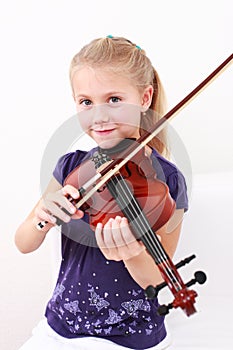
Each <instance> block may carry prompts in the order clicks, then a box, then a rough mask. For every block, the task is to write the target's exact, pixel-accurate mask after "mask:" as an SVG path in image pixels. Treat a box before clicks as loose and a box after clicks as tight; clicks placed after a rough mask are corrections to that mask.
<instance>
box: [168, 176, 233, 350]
mask: <svg viewBox="0 0 233 350" xmlns="http://www.w3.org/2000/svg"><path fill="white" fill-rule="evenodd" d="M232 182H233V173H225V174H224V173H222V174H214V175H212V176H211V175H204V176H203V175H202V176H196V177H194V187H193V191H192V199H191V203H190V210H189V212H188V213H187V214H186V217H185V219H184V227H183V233H182V237H181V240H180V244H179V247H178V250H177V253H176V257H180V258H184V257H186V256H188V255H191V254H192V253H195V254H196V256H197V257H196V259H195V260H193V262H191V263H190V264H189V265H186V267H183V268H181V269H180V270H179V271H180V274H181V275H182V276H183V277H184V280H185V281H188V280H190V279H191V278H192V277H193V273H194V272H195V271H196V270H203V271H205V272H206V274H207V282H206V284H204V285H202V286H200V285H194V286H193V287H191V288H193V289H195V290H196V291H198V294H199V296H198V298H197V299H196V308H197V311H198V312H197V313H196V314H194V315H192V316H190V317H189V318H187V317H186V316H185V315H184V313H183V312H182V311H180V310H179V311H178V310H177V311H173V312H171V313H170V314H169V315H168V316H167V323H168V326H169V329H170V332H171V334H172V337H173V345H172V347H171V348H170V349H171V350H208V349H218V350H232V349H233V321H232V314H233V279H232V256H233V253H232V247H233V229H232V218H233V205H232V201H233V184H232ZM177 260H179V259H177ZM174 261H175V260H174ZM166 298H167V295H166ZM169 298H170V296H169Z"/></svg>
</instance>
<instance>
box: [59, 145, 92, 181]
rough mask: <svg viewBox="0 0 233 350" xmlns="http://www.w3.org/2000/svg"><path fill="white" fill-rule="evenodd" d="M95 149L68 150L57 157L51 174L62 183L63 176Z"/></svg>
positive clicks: (89, 155)
mask: <svg viewBox="0 0 233 350" xmlns="http://www.w3.org/2000/svg"><path fill="white" fill-rule="evenodd" d="M94 150H95V149H92V150H91V151H82V150H76V151H74V152H69V153H67V154H65V155H63V156H61V157H60V158H59V159H58V162H57V164H56V167H55V169H54V171H53V176H54V177H55V179H56V180H57V181H58V182H59V183H60V184H62V185H63V182H64V180H65V178H66V177H67V176H68V175H69V174H70V172H71V171H72V170H73V169H74V168H76V167H77V166H78V165H80V164H81V162H82V161H83V160H85V159H88V158H89V157H91V155H92V154H93V152H94Z"/></svg>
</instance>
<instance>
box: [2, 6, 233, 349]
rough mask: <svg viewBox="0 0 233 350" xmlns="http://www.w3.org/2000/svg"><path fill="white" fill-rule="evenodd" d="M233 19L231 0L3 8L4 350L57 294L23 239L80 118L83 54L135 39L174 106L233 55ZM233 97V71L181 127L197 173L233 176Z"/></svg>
mask: <svg viewBox="0 0 233 350" xmlns="http://www.w3.org/2000/svg"><path fill="white" fill-rule="evenodd" d="M232 13H233V3H232V1H230V0H228V1H227V0H215V1H213V0H206V1H203V0H195V1H185V0H183V1H182V0H177V1H173V0H170V1H169V0H164V1H157V0H144V1H142V2H139V1H135V0H128V1H126V0H118V1H115V2H112V1H107V0H98V1H94V0H93V1H91V0H86V1H78V0H76V1H75V0H67V1H65V0H56V1H54V0H48V1H45V0H42V1H33V0H32V1H30V0H21V1H17V0H8V1H1V2H0V39H1V40H0V45H1V53H0V61H1V64H0V92H1V94H0V98H1V103H0V115H1V138H0V146H1V147H0V150H1V174H0V176H1V178H0V180H1V218H2V220H1V224H2V230H1V232H2V234H1V235H0V263H1V265H0V272H1V300H0V312H1V320H0V329H1V332H2V335H1V337H0V339H1V340H2V342H3V344H4V346H1V348H2V349H4V350H15V349H17V346H18V345H19V344H20V343H21V342H22V341H23V340H24V339H25V338H26V337H27V335H28V334H29V331H30V328H31V326H32V325H33V324H35V322H36V321H37V319H39V317H40V315H42V314H43V310H44V306H43V305H44V303H46V300H47V297H48V296H49V295H50V293H51V285H50V277H51V276H50V257H49V256H50V253H49V249H50V246H49V245H46V243H45V247H41V249H40V250H39V251H38V252H35V253H33V254H30V255H28V256H22V255H20V254H19V253H18V252H17V251H16V249H15V247H14V243H13V235H14V231H15V229H16V227H17V226H18V224H19V223H20V222H21V221H22V220H23V218H24V217H25V216H26V215H27V213H28V212H29V211H30V210H31V208H32V206H33V205H34V203H35V202H36V201H37V199H38V198H39V196H40V166H41V159H42V157H43V152H44V150H45V147H46V145H47V143H48V141H49V140H50V138H51V136H52V135H53V133H54V132H55V131H56V130H57V129H58V128H59V127H60V126H61V124H62V123H63V122H65V120H67V119H68V118H70V117H71V116H72V115H74V113H75V106H74V104H73V100H72V97H71V90H70V86H69V79H68V68H69V64H70V60H71V58H72V57H73V55H74V54H75V53H76V52H77V51H78V50H79V49H80V48H81V47H82V46H83V45H84V44H86V43H87V42H89V41H90V40H92V39H94V38H96V37H103V36H106V35H108V34H111V35H113V36H114V35H115V36H125V37H127V38H129V39H130V40H132V41H133V42H135V43H136V44H137V45H139V46H141V47H142V48H143V49H145V50H146V52H147V54H148V56H149V57H150V58H151V60H152V62H153V64H154V66H155V68H156V69H157V70H158V72H159V74H160V76H161V79H162V81H163V84H164V87H165V90H166V92H167V97H168V104H169V107H170V108H171V107H173V106H174V105H175V104H176V103H178V102H179V101H180V100H181V99H182V98H183V97H184V96H185V95H186V94H187V93H189V92H190V91H191V90H192V89H193V88H194V87H195V86H196V85H197V84H199V83H200V82H201V81H202V80H203V79H204V78H205V77H206V76H207V75H208V74H210V73H211V72H212V71H213V70H214V69H215V68H216V67H217V66H218V65H219V64H220V63H222V61H224V60H225V59H226V58H227V57H228V56H229V55H230V54H231V53H232V29H233V28H232V27H233V25H232V23H233V18H232ZM232 100H233V88H232V67H230V68H228V69H227V70H226V71H225V72H224V73H223V74H222V75H221V76H220V77H218V78H217V79H216V80H215V81H214V82H213V84H212V85H210V86H209V87H207V88H206V90H205V91H204V92H202V93H201V95H199V96H198V97H197V99H196V100H194V101H193V102H191V103H190V105H189V106H188V107H187V108H185V109H184V110H183V111H182V112H181V113H180V114H179V115H178V116H177V117H176V118H175V119H174V120H173V121H172V122H171V125H172V127H173V128H174V130H175V132H176V134H177V135H178V137H179V139H180V140H181V141H182V143H183V145H184V147H185V149H186V151H187V153H188V156H189V161H190V162H191V166H192V174H193V175H197V174H199V175H200V174H205V175H207V176H208V174H212V173H231V172H232V171H233V137H232V131H233V127H232V117H233V116H232ZM171 142H172V141H171ZM229 184H230V181H229ZM207 210H208V208H207ZM37 290H39V291H38V292H37ZM37 293H38V294H37ZM24 296H26V297H25V299H23V297H24ZM35 300H36V303H35ZM37 301H38V303H37ZM27 310H30V316H29V315H27V313H26V311H27ZM22 320H23V322H22ZM23 325H24V327H23ZM1 340H0V341H1Z"/></svg>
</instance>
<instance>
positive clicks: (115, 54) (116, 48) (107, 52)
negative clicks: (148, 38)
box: [70, 36, 168, 155]
mask: <svg viewBox="0 0 233 350" xmlns="http://www.w3.org/2000/svg"><path fill="white" fill-rule="evenodd" d="M84 65H88V66H91V67H96V68H101V67H104V68H106V67H107V68H108V69H111V70H112V71H114V73H117V74H119V75H123V76H126V77H128V78H129V79H130V80H132V81H134V82H135V85H136V86H137V87H138V89H139V91H140V90H143V89H144V88H146V87H147V86H149V85H152V86H153V89H154V93H153V97H152V102H151V105H150V107H149V110H148V111H147V112H146V113H143V114H142V117H141V125H140V134H141V135H142V134H143V130H147V131H148V130H149V129H150V128H152V127H153V126H154V125H155V124H156V122H157V121H158V120H159V119H160V118H161V117H162V116H163V115H164V114H165V109H166V98H165V93H164V89H163V86H162V83H161V81H160V78H159V76H158V73H157V72H156V70H155V68H154V67H153V66H152V64H151V61H150V60H149V58H148V57H147V56H146V53H145V51H144V50H142V49H141V48H140V47H139V46H136V45H135V44H133V43H132V42H131V41H129V40H127V39H125V38H122V37H110V36H109V37H106V38H100V39H95V40H93V41H91V42H90V43H89V44H87V45H86V46H84V47H83V48H82V49H81V50H80V51H79V52H78V53H77V54H76V55H75V56H74V57H73V59H72V61H71V65H70V81H71V86H72V79H73V76H74V73H75V72H76V71H77V70H78V69H79V68H80V67H81V66H84ZM152 112H153V113H152ZM149 145H150V146H151V147H153V148H155V149H156V150H157V151H158V152H159V153H161V154H163V155H167V154H168V152H167V136H166V130H165V129H163V130H162V131H161V132H159V133H158V134H157V135H156V137H154V139H153V140H152V141H151V142H150V143H149Z"/></svg>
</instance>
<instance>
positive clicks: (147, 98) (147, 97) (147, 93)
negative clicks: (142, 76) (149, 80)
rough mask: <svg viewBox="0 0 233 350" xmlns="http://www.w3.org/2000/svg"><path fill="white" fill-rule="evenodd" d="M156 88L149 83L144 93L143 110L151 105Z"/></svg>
mask: <svg viewBox="0 0 233 350" xmlns="http://www.w3.org/2000/svg"><path fill="white" fill-rule="evenodd" d="M153 93H154V89H153V86H152V85H148V86H147V87H146V88H145V89H144V91H143V93H142V112H145V111H147V109H148V108H149V107H150V105H151V101H152V97H153Z"/></svg>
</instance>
